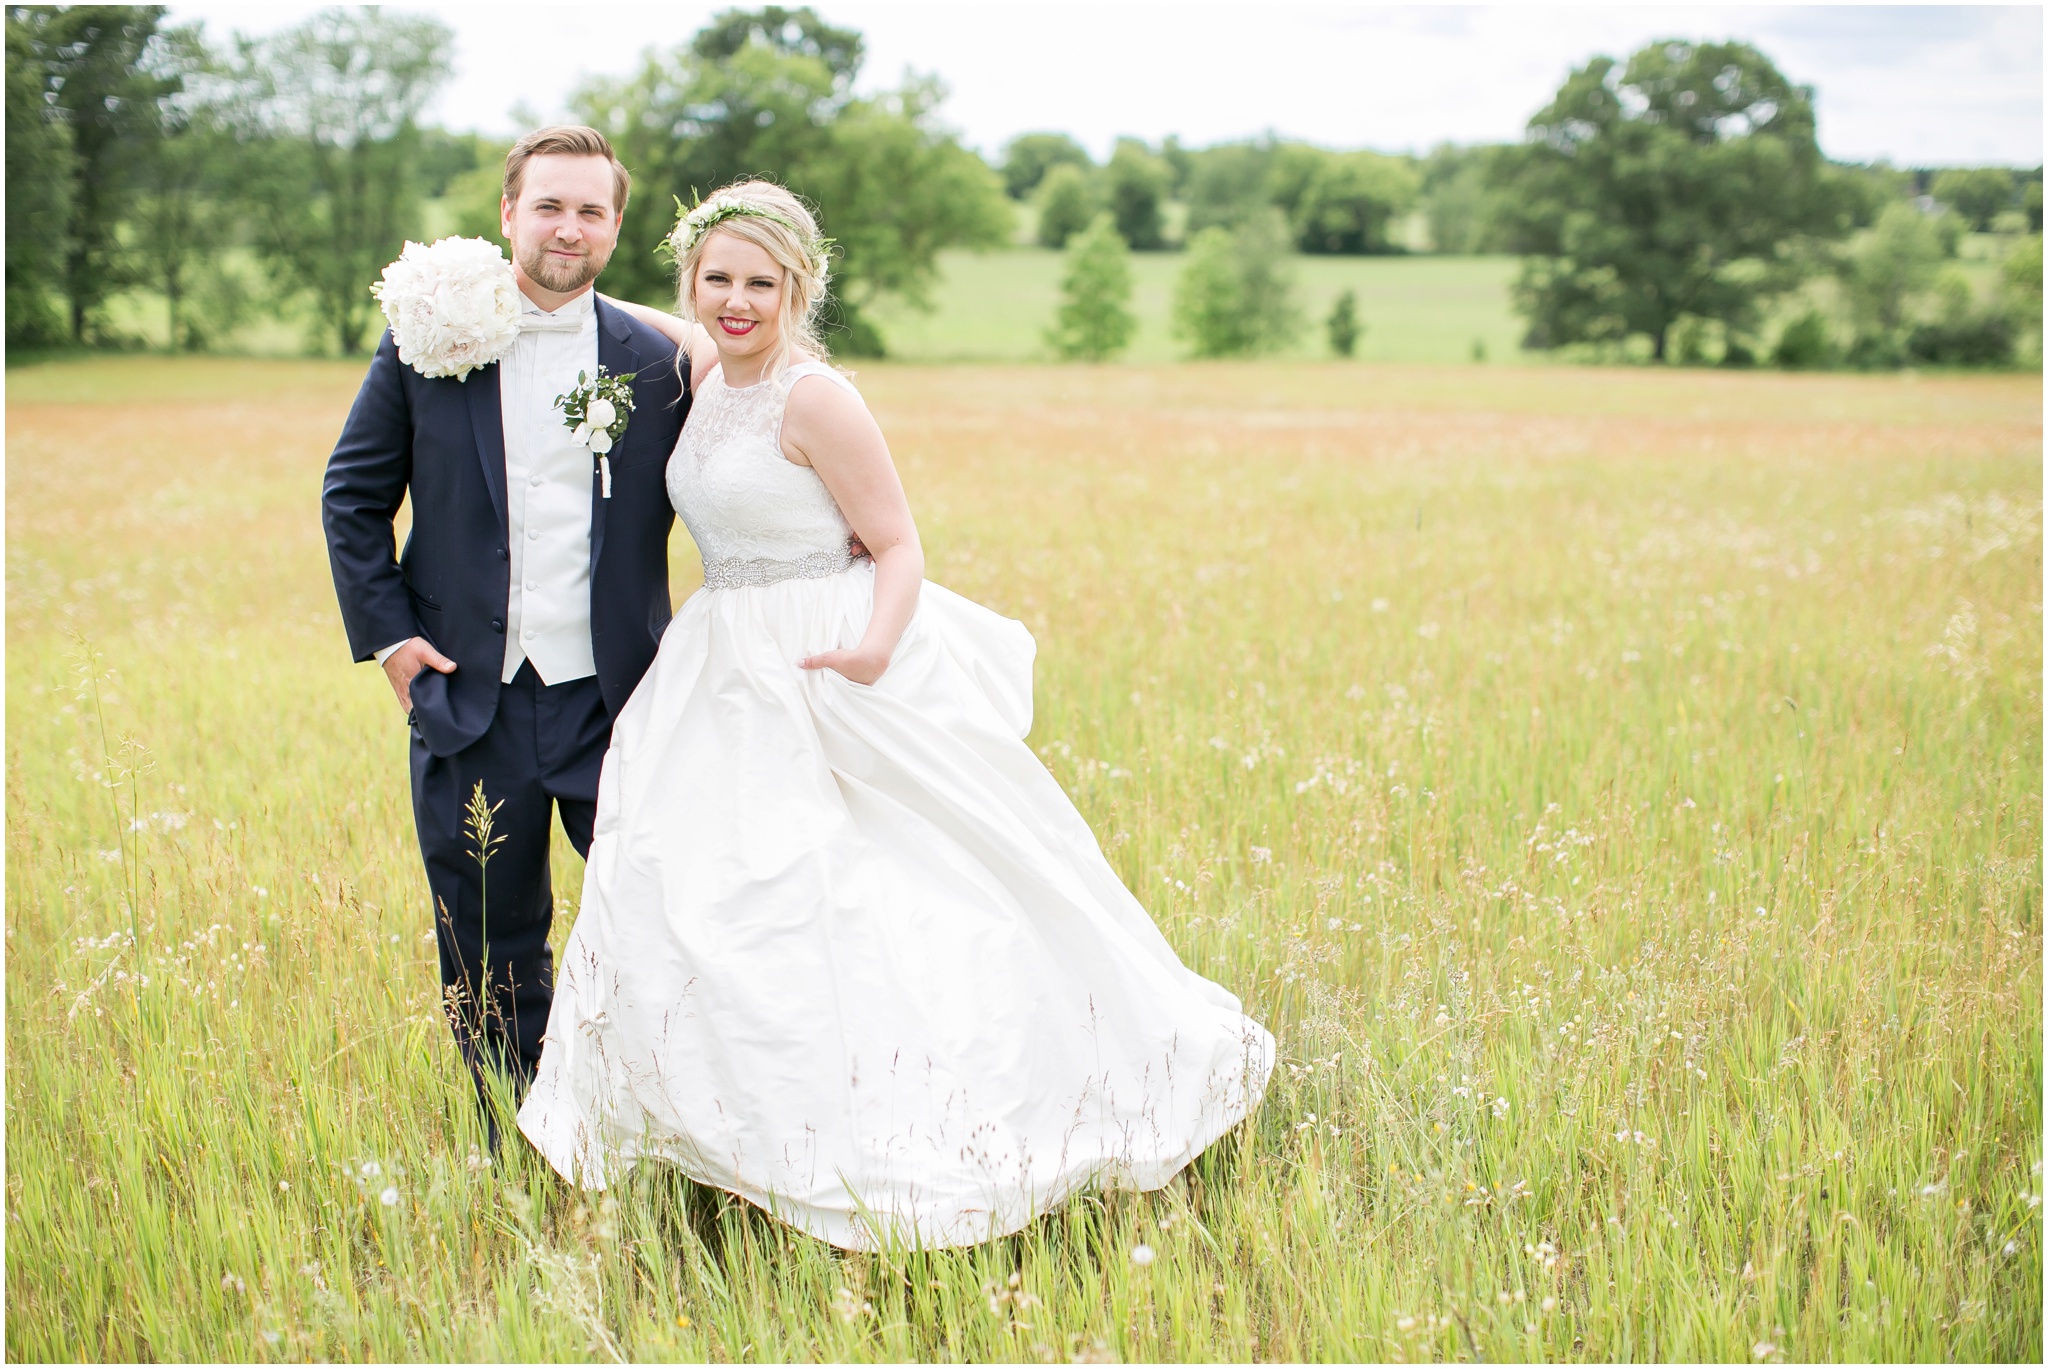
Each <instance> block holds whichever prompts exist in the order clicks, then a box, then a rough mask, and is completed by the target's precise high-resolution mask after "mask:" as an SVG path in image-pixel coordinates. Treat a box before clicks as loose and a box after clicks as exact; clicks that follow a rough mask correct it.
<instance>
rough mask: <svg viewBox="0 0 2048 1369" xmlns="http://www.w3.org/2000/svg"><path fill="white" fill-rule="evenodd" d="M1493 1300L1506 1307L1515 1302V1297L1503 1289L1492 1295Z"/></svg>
mask: <svg viewBox="0 0 2048 1369" xmlns="http://www.w3.org/2000/svg"><path fill="white" fill-rule="evenodd" d="M1493 1300H1494V1301H1495V1302H1497V1303H1499V1304H1500V1305H1501V1306H1502V1307H1506V1306H1507V1305H1508V1304H1509V1303H1511V1302H1513V1301H1514V1300H1515V1295H1514V1294H1512V1293H1510V1292H1508V1291H1507V1289H1505V1288H1503V1289H1501V1291H1500V1292H1498V1293H1496V1294H1494V1295H1493Z"/></svg>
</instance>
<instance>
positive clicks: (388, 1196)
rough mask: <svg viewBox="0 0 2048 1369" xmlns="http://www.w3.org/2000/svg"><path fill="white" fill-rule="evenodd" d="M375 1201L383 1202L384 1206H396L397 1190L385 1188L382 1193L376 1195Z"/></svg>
mask: <svg viewBox="0 0 2048 1369" xmlns="http://www.w3.org/2000/svg"><path fill="white" fill-rule="evenodd" d="M377 1201H378V1202H380V1203H382V1204H384V1206H386V1207H397V1206H398V1190H397V1189H395V1188H387V1189H385V1190H384V1191H383V1192H382V1193H379V1194H378V1195H377Z"/></svg>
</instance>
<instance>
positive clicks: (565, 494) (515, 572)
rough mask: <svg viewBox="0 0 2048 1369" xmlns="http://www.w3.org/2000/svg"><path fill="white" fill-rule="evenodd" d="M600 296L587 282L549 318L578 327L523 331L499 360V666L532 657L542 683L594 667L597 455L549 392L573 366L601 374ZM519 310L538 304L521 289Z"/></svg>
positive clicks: (563, 383) (570, 383) (507, 676)
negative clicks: (506, 555)
mask: <svg viewBox="0 0 2048 1369" xmlns="http://www.w3.org/2000/svg"><path fill="white" fill-rule="evenodd" d="M595 299H596V296H595V295H594V293H593V292H591V291H588V290H586V291H584V292H583V293H582V294H581V295H578V296H577V297H576V298H575V299H572V300H570V301H569V302H568V303H567V304H565V305H563V306H562V307H561V308H560V309H557V310H556V311H555V312H554V314H553V315H552V317H555V318H561V317H564V316H580V317H581V318H582V321H583V326H582V328H581V329H579V330H578V331H576V332H573V333H569V332H525V333H521V334H520V335H519V338H518V340H517V341H515V342H514V343H513V344H512V350H511V351H510V352H508V353H507V354H506V355H505V356H504V358H503V359H502V360H500V361H499V363H498V401H499V404H500V406H501V408H502V410H503V414H504V425H505V518H506V531H507V533H508V534H509V536H510V540H511V544H512V545H511V562H512V590H511V598H510V601H509V602H508V603H507V604H506V606H505V610H506V611H505V672H504V675H503V677H502V678H503V679H504V680H505V681H506V682H507V683H510V682H511V679H512V677H513V676H514V675H516V674H518V673H519V663H520V662H521V661H532V662H533V668H534V670H535V672H536V673H538V674H539V676H540V678H541V683H543V684H551V685H555V684H561V683H562V682H563V681H565V680H579V679H582V678H583V677H584V676H586V675H595V674H596V673H597V660H596V658H595V657H594V656H592V655H591V649H590V498H591V491H592V489H593V484H592V477H591V472H592V470H593V469H594V464H595V461H596V458H595V457H593V456H592V455H591V454H590V453H589V452H588V451H586V450H584V449H583V448H581V447H579V446H577V445H576V444H575V443H573V442H571V441H570V440H569V427H568V425H567V424H565V423H564V422H563V421H562V411H561V410H560V409H557V408H556V407H555V397H556V396H557V395H562V394H567V393H568V392H569V390H570V389H572V388H573V387H574V386H575V384H576V375H577V373H578V372H579V371H580V372H583V373H584V374H586V375H589V376H595V375H596V374H597V310H596V307H595ZM521 300H522V302H523V303H524V305H525V312H527V313H529V314H540V313H541V312H542V311H541V310H540V309H539V307H538V306H536V305H535V304H534V303H533V301H532V300H529V299H525V297H524V296H522V297H521Z"/></svg>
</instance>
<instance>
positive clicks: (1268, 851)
mask: <svg viewBox="0 0 2048 1369" xmlns="http://www.w3.org/2000/svg"><path fill="white" fill-rule="evenodd" d="M1272 859H1273V848H1272V847H1270V846H1254V847H1252V864H1254V865H1265V864H1267V863H1268V862H1270V861H1271V860H1272Z"/></svg>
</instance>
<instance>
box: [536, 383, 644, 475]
mask: <svg viewBox="0 0 2048 1369" xmlns="http://www.w3.org/2000/svg"><path fill="white" fill-rule="evenodd" d="M638 374H640V373H639V372H638V371H633V372H630V373H628V374H626V375H622V376H620V375H611V374H609V373H607V372H606V370H605V369H604V367H602V366H600V367H598V368H597V378H596V379H595V380H593V379H591V378H590V377H589V376H588V375H586V374H585V373H584V372H582V371H578V372H577V373H576V387H575V388H574V389H572V390H570V391H569V393H567V394H565V395H556V396H555V407H556V408H557V409H560V410H561V411H562V414H563V421H564V422H565V423H567V424H568V425H569V429H570V432H569V440H570V441H571V442H574V443H575V444H576V445H577V446H579V447H582V448H584V449H585V450H587V451H591V452H594V453H596V454H597V481H598V489H599V491H600V492H601V493H602V494H603V495H604V497H605V498H606V499H609V498H611V497H612V461H611V457H609V456H608V455H606V453H607V452H609V451H611V449H612V448H613V447H615V446H617V445H618V442H619V439H620V438H622V437H624V436H625V435H626V425H627V424H628V423H630V422H632V419H633V377H634V376H636V375H638Z"/></svg>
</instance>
